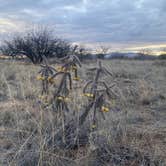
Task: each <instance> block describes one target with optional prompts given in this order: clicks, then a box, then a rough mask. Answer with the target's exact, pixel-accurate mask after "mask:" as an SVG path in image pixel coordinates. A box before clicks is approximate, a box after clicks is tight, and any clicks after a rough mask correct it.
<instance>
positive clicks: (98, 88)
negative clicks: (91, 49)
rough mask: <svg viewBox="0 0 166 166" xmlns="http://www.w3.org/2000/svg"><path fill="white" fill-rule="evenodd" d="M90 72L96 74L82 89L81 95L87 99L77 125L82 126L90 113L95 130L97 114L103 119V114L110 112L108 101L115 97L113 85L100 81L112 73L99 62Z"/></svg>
mask: <svg viewBox="0 0 166 166" xmlns="http://www.w3.org/2000/svg"><path fill="white" fill-rule="evenodd" d="M90 70H91V71H95V72H96V74H95V77H94V80H91V81H88V82H87V83H86V85H85V87H84V89H83V95H84V96H86V97H88V104H87V106H86V107H85V110H84V113H83V114H82V115H81V116H80V121H79V123H80V125H82V124H83V123H84V122H85V120H86V118H87V116H88V114H89V113H90V112H92V113H93V115H92V128H93V129H95V128H97V120H98V119H97V114H98V115H99V116H101V117H102V118H103V119H105V116H104V112H108V111H109V110H110V108H109V107H110V106H109V102H108V99H109V100H111V99H113V97H114V95H115V94H114V92H113V91H112V90H111V88H112V87H113V86H114V85H115V84H112V85H111V86H108V85H107V83H106V82H105V81H102V80H101V77H102V76H103V75H109V76H112V73H111V72H109V71H108V70H107V69H106V68H105V67H103V66H102V64H101V62H100V61H99V63H98V67H96V68H92V69H90ZM99 78H100V80H99Z"/></svg>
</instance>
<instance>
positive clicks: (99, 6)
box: [0, 0, 166, 43]
mask: <svg viewBox="0 0 166 166" xmlns="http://www.w3.org/2000/svg"><path fill="white" fill-rule="evenodd" d="M35 24H43V25H49V26H53V27H55V29H56V32H57V33H58V35H59V36H63V37H64V38H67V39H69V40H71V41H73V42H85V43H95V42H104V43H109V42H110V43H118V42H119V43H126V42H129V43H132V42H143V43H147V42H151V43H153V42H159V43H160V42H165V41H166V0H0V37H1V38H3V37H4V36H6V35H7V34H8V33H9V32H15V31H23V30H24V29H25V28H28V27H30V26H31V25H35Z"/></svg>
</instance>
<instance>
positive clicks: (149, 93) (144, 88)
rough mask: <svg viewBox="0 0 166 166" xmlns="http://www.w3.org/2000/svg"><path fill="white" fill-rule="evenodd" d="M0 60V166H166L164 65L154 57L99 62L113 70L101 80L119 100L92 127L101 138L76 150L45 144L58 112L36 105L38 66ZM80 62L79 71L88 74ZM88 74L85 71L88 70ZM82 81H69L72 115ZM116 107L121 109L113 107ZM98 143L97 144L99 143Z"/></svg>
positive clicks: (79, 105)
mask: <svg viewBox="0 0 166 166" xmlns="http://www.w3.org/2000/svg"><path fill="white" fill-rule="evenodd" d="M18 63H19V62H12V61H0V71H1V75H0V165H4V166H5V165H11V166H13V165H19V166H22V165H24V166H28V165H58V166H61V165H82V166H88V165H89V166H91V165H92V166H93V165H126V166H128V165H133V166H137V165H138V166H139V165H152V166H153V165H154V166H164V165H166V161H165V159H166V148H165V147H166V86H165V82H166V74H165V73H166V67H165V66H164V65H160V64H163V63H159V61H158V62H157V65H155V63H154V61H134V60H131V61H127V60H124V61H123V60H112V61H105V62H103V63H104V65H105V66H107V68H110V71H111V72H112V73H113V77H112V78H107V77H106V78H105V79H106V81H107V82H109V83H110V85H111V84H112V81H116V84H117V86H116V87H115V88H114V91H115V92H116V94H118V98H116V99H115V101H114V103H112V104H113V105H114V106H115V107H116V110H113V111H111V112H109V113H106V120H105V121H103V120H101V121H100V127H99V130H98V131H97V133H98V135H100V139H96V140H95V141H94V140H93V139H92V140H91V135H89V138H90V139H89V140H90V141H89V144H88V145H87V146H83V147H79V148H76V149H69V150H65V149H63V148H53V147H48V146H47V143H46V140H47V138H48V137H49V136H50V133H51V135H53V136H54V135H55V133H56V132H58V131H59V130H60V128H57V124H58V123H60V120H59V117H58V115H57V114H56V113H55V112H53V111H51V109H50V108H49V107H48V108H43V106H42V105H41V104H40V103H39V100H38V96H39V94H40V88H39V87H40V85H39V82H38V81H36V74H37V72H38V71H39V69H40V68H39V67H38V66H34V65H24V64H22V63H20V64H19V65H18ZM94 65H95V64H94V63H92V64H83V68H82V69H80V70H79V74H80V75H81V76H82V78H84V80H85V82H86V80H87V81H88V80H89V78H91V77H92V76H91V75H88V76H87V75H86V74H85V73H86V72H85V71H84V70H85V69H86V68H89V66H91V67H93V66H94ZM87 74H88V73H87ZM85 82H84V81H80V83H76V82H75V83H74V86H75V88H74V91H72V92H71V94H72V96H73V97H72V101H70V102H69V105H70V108H71V109H72V110H73V111H74V114H72V113H70V117H73V116H76V117H77V116H78V114H79V113H80V112H81V108H82V107H83V104H84V103H86V102H87V101H86V98H85V97H83V96H82V95H81V93H82V92H81V89H82V87H83V85H84V84H85ZM117 110H120V111H117ZM92 138H93V137H92ZM101 146H102V147H101Z"/></svg>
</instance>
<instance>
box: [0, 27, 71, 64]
mask: <svg viewBox="0 0 166 166" xmlns="http://www.w3.org/2000/svg"><path fill="white" fill-rule="evenodd" d="M0 50H1V52H2V53H3V54H4V55H10V56H12V57H15V56H17V55H25V56H27V57H28V58H29V59H30V60H31V61H32V62H33V63H34V64H36V63H40V62H42V60H43V56H45V57H58V58H59V57H64V56H66V55H68V54H69V53H70V52H71V50H72V47H71V44H70V43H69V42H67V41H65V40H62V39H59V38H57V37H54V34H53V32H51V31H50V30H49V29H48V28H44V29H37V30H36V31H33V30H31V31H30V32H28V33H26V34H25V35H23V36H21V35H19V36H15V37H14V38H13V39H12V40H10V41H4V44H3V46H1V48H0Z"/></svg>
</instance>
